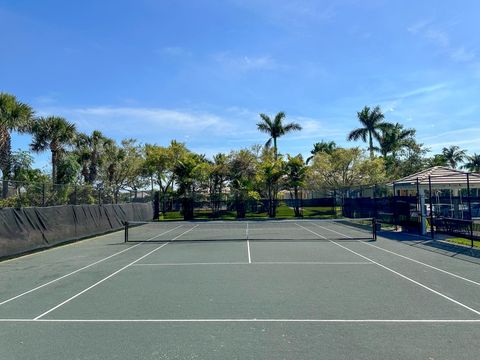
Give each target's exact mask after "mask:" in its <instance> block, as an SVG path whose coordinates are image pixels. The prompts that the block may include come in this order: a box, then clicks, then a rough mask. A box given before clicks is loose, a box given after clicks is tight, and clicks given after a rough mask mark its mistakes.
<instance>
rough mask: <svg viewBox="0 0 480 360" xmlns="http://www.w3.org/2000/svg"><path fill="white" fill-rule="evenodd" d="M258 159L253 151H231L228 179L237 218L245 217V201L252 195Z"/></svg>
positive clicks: (252, 196)
mask: <svg viewBox="0 0 480 360" xmlns="http://www.w3.org/2000/svg"><path fill="white" fill-rule="evenodd" d="M257 168H258V161H257V156H256V154H255V153H254V151H251V150H248V149H242V150H239V151H232V152H231V153H230V155H229V162H228V181H229V184H230V191H231V193H232V195H233V197H234V200H235V209H236V212H237V218H239V219H241V218H245V216H246V202H247V201H248V200H250V199H252V198H256V197H257V196H254V184H255V176H256V174H257Z"/></svg>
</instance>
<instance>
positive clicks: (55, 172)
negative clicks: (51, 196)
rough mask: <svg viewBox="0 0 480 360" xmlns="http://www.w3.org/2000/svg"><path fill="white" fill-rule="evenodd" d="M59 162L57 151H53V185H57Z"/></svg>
mask: <svg viewBox="0 0 480 360" xmlns="http://www.w3.org/2000/svg"><path fill="white" fill-rule="evenodd" d="M57 161H58V154H57V151H55V150H52V183H53V185H55V184H56V183H57Z"/></svg>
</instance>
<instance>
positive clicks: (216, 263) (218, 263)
mask: <svg viewBox="0 0 480 360" xmlns="http://www.w3.org/2000/svg"><path fill="white" fill-rule="evenodd" d="M250 264H251V265H374V264H372V263H371V262H366V261H364V262H344V261H343V262H342V261H255V262H252V263H248V262H211V263H207V262H205V263H202V262H201V263H159V264H148V263H143V264H134V265H132V266H197V265H250Z"/></svg>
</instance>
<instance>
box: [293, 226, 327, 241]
mask: <svg viewBox="0 0 480 360" xmlns="http://www.w3.org/2000/svg"><path fill="white" fill-rule="evenodd" d="M295 225H297V226H298V227H300V228H302V229H304V230H307V231H309V232H311V233H312V234H315V235H317V236H318V237H321V238H322V239H325V240H328V239H327V238H326V237H325V236H323V235H320V234H319V233H316V232H315V231H312V230H310V229H308V228H306V227H305V226H302V225H299V224H297V223H295Z"/></svg>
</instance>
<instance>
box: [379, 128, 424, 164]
mask: <svg viewBox="0 0 480 360" xmlns="http://www.w3.org/2000/svg"><path fill="white" fill-rule="evenodd" d="M415 133H416V130H415V129H404V128H403V125H401V124H399V123H396V124H394V125H393V126H391V127H387V128H386V129H383V130H382V134H381V136H380V139H379V143H380V153H381V154H382V156H383V157H384V158H386V157H387V155H388V154H391V155H392V157H393V158H394V159H396V158H397V154H398V153H399V152H400V151H402V150H403V149H407V148H412V147H414V146H415V145H416V143H415Z"/></svg>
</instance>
